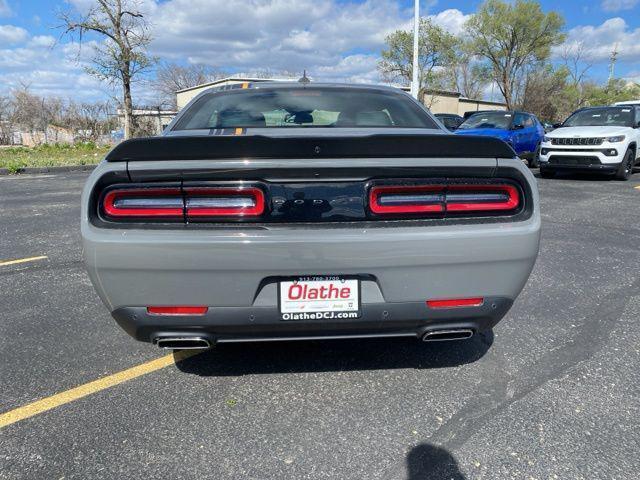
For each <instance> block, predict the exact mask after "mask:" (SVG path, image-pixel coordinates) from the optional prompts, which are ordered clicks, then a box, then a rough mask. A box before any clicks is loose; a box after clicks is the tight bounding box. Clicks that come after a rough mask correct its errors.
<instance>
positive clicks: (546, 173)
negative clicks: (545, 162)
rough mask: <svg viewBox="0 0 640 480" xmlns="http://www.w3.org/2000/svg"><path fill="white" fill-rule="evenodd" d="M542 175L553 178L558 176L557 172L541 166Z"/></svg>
mask: <svg viewBox="0 0 640 480" xmlns="http://www.w3.org/2000/svg"><path fill="white" fill-rule="evenodd" d="M540 176H541V177H542V178H553V177H555V176H556V172H554V171H553V170H548V169H546V168H542V167H540Z"/></svg>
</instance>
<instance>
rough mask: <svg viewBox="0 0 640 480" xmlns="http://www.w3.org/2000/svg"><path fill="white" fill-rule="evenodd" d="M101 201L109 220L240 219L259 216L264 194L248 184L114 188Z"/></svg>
mask: <svg viewBox="0 0 640 480" xmlns="http://www.w3.org/2000/svg"><path fill="white" fill-rule="evenodd" d="M101 204H102V211H103V212H104V214H105V215H106V216H107V217H109V218H113V219H128V218H131V219H135V218H149V219H156V220H157V219H164V220H176V219H180V220H184V219H186V220H189V219H194V220H195V219H206V218H224V217H227V218H230V219H234V218H238V219H240V218H245V217H249V218H250V217H259V216H260V215H262V214H263V213H264V211H265V194H264V192H263V191H262V189H260V188H258V187H251V186H220V187H189V188H184V189H181V188H178V187H155V188H115V189H113V190H109V191H107V193H106V194H104V196H103V198H102V202H101Z"/></svg>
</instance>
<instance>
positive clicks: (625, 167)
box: [616, 149, 635, 180]
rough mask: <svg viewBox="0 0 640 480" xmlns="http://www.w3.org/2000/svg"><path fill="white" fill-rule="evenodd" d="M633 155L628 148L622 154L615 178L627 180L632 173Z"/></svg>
mask: <svg viewBox="0 0 640 480" xmlns="http://www.w3.org/2000/svg"><path fill="white" fill-rule="evenodd" d="M633 157H634V155H633V150H631V149H628V150H627V153H626V154H625V155H624V159H623V160H622V162H621V163H620V167H619V168H618V171H617V172H616V179H617V180H629V177H630V176H631V174H632V173H633V164H634V163H635V159H634V158H633Z"/></svg>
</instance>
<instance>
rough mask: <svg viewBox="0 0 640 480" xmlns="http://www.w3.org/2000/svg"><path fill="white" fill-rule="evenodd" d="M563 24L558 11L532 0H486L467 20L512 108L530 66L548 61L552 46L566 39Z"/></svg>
mask: <svg viewBox="0 0 640 480" xmlns="http://www.w3.org/2000/svg"><path fill="white" fill-rule="evenodd" d="M563 26H564V19H563V18H562V17H561V16H560V15H559V14H558V13H556V12H550V13H544V12H543V11H542V9H541V8H540V3H539V2H537V1H532V0H516V2H515V3H511V2H509V3H508V2H503V1H501V0H486V1H485V3H483V4H482V5H481V7H480V9H479V10H478V12H477V13H476V14H475V15H473V16H472V17H471V18H470V19H469V21H468V22H467V25H466V28H467V33H468V36H469V38H470V39H471V41H472V42H473V45H474V51H475V53H476V54H477V55H478V56H481V57H483V58H486V59H487V61H488V62H489V64H490V65H491V68H492V72H493V77H494V80H495V82H496V83H497V85H498V88H499V89H500V92H501V93H502V96H503V97H504V101H505V103H506V104H507V106H508V107H509V108H513V107H514V105H515V104H516V101H517V97H518V95H519V94H521V92H522V88H524V83H525V82H524V81H523V76H524V74H525V73H526V72H527V69H528V67H529V66H530V65H533V64H539V63H541V62H544V61H546V60H547V59H548V58H549V55H550V53H551V47H553V46H555V45H559V44H560V43H561V42H562V41H563V40H564V38H565V36H564V34H563V33H562V31H561V30H562V27H563Z"/></svg>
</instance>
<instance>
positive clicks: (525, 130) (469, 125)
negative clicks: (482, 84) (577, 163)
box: [455, 111, 544, 168]
mask: <svg viewBox="0 0 640 480" xmlns="http://www.w3.org/2000/svg"><path fill="white" fill-rule="evenodd" d="M455 134H456V135H482V136H487V137H495V138H499V139H501V140H504V141H505V142H507V143H508V144H509V145H511V146H512V147H513V149H514V150H515V151H516V153H517V154H518V156H519V157H520V158H522V159H523V160H527V162H528V164H529V166H530V167H532V168H534V167H537V166H538V155H539V152H540V143H542V138H543V137H544V127H543V126H542V124H541V123H540V121H539V120H538V119H537V118H536V116H535V115H533V114H531V113H524V112H513V111H511V112H504V111H487V112H478V113H474V114H473V115H471V116H470V117H469V118H467V119H466V120H465V121H464V122H463V123H462V124H461V125H460V126H459V127H458V129H457V130H456V131H455Z"/></svg>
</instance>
